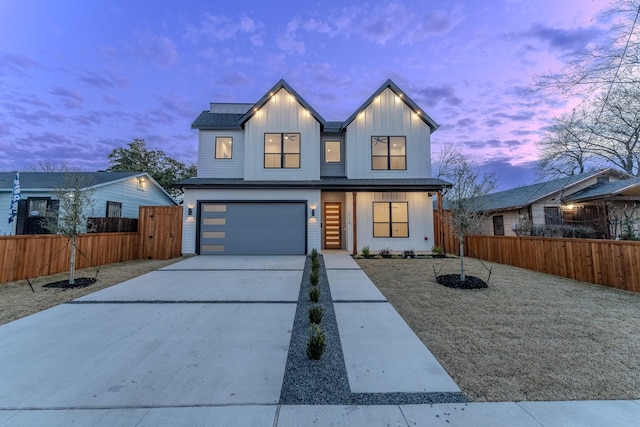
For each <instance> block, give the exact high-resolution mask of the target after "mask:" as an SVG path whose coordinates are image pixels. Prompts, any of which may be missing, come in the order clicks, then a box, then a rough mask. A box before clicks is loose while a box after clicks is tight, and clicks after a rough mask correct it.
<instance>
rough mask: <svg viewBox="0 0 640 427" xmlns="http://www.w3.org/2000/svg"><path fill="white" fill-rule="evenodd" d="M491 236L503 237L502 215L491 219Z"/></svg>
mask: <svg viewBox="0 0 640 427" xmlns="http://www.w3.org/2000/svg"><path fill="white" fill-rule="evenodd" d="M493 235H494V236H504V218H503V216H502V215H496V216H494V217H493Z"/></svg>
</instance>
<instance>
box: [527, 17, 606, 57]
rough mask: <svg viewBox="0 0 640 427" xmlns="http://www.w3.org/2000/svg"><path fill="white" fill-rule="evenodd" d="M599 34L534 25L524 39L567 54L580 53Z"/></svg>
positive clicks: (590, 30) (590, 31)
mask: <svg viewBox="0 0 640 427" xmlns="http://www.w3.org/2000/svg"><path fill="white" fill-rule="evenodd" d="M598 34H599V32H598V31H597V30H596V29H595V28H582V27H581V28H572V29H566V28H552V27H549V26H546V25H544V24H534V25H533V26H532V27H531V28H530V29H529V30H528V31H527V32H525V33H524V34H523V36H524V37H530V38H533V39H537V40H539V41H542V42H544V43H546V44H547V45H548V46H549V47H551V48H553V49H557V50H560V51H563V52H568V53H577V52H582V51H584V49H585V48H586V47H587V45H588V44H589V43H590V42H591V41H593V40H594V39H595V38H596V37H597V36H598Z"/></svg>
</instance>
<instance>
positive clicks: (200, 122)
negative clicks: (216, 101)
mask: <svg viewBox="0 0 640 427" xmlns="http://www.w3.org/2000/svg"><path fill="white" fill-rule="evenodd" d="M242 116H244V114H230V113H211V112H209V111H208V110H205V111H203V112H202V113H200V115H199V116H198V118H197V119H196V120H195V121H194V122H193V123H192V124H191V129H210V130H214V129H220V130H223V129H224V130H231V129H242V127H241V126H240V119H241V118H242Z"/></svg>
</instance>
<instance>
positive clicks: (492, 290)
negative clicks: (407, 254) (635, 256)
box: [357, 259, 640, 401]
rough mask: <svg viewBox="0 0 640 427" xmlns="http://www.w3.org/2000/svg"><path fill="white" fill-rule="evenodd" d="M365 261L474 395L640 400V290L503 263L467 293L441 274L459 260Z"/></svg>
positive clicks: (477, 269) (480, 271) (480, 270)
mask: <svg viewBox="0 0 640 427" xmlns="http://www.w3.org/2000/svg"><path fill="white" fill-rule="evenodd" d="M357 262H358V264H359V265H360V266H361V267H362V269H363V270H364V271H365V273H366V274H367V275H368V276H369V277H370V278H371V280H372V281H373V282H374V283H375V284H376V286H377V287H378V288H379V289H380V291H381V292H382V293H383V294H384V295H385V297H386V298H387V299H388V300H389V302H390V303H391V304H392V305H393V306H394V307H395V309H396V310H397V311H398V312H399V313H400V314H401V315H402V317H403V318H404V319H405V321H406V322H407V323H408V324H409V326H411V328H412V329H413V330H414V332H415V333H416V334H417V335H418V336H419V337H420V339H421V340H422V341H423V342H424V343H425V345H426V346H427V347H428V348H429V350H430V351H431V352H432V353H433V354H434V356H435V357H436V358H437V359H438V360H439V361H440V363H441V364H442V365H443V366H444V368H445V369H446V370H447V371H448V372H449V374H450V375H451V376H452V377H453V379H454V380H455V381H456V382H457V383H458V385H459V386H460V388H461V389H462V391H463V393H464V394H465V395H466V396H467V398H469V399H470V400H472V401H514V400H515V401H521V400H587V399H639V398H640V294H638V293H631V292H626V291H621V290H616V289H612V288H607V287H604V286H599V285H594V284H590V283H584V282H577V281H575V280H570V279H565V278H561V277H556V276H551V275H548V274H543V273H537V272H533V271H529V270H524V269H520V268H515V267H510V266H505V265H501V264H494V263H485V264H486V265H487V266H489V267H492V268H493V273H492V275H491V279H490V281H489V288H488V289H480V290H459V289H451V288H446V287H444V286H442V285H439V284H438V283H436V281H435V278H434V271H433V266H435V267H436V269H437V270H439V274H448V273H456V272H459V265H460V264H459V263H460V261H459V260H458V259H445V260H432V259H406V260H405V259H368V260H367V259H358V260H357ZM467 269H468V274H471V275H474V276H477V277H479V278H481V279H484V280H486V279H487V276H488V272H487V271H486V270H485V269H484V267H483V266H482V265H481V263H480V262H479V261H478V260H475V259H467Z"/></svg>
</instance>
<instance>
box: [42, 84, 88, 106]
mask: <svg viewBox="0 0 640 427" xmlns="http://www.w3.org/2000/svg"><path fill="white" fill-rule="evenodd" d="M49 93H50V94H52V95H54V96H56V97H58V98H59V99H61V100H62V103H63V104H64V106H65V107H67V108H80V107H82V103H83V101H84V97H83V95H82V94H81V93H80V92H77V91H75V90H72V89H66V88H63V87H60V86H55V87H54V88H53V89H51V90H50V91H49Z"/></svg>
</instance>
